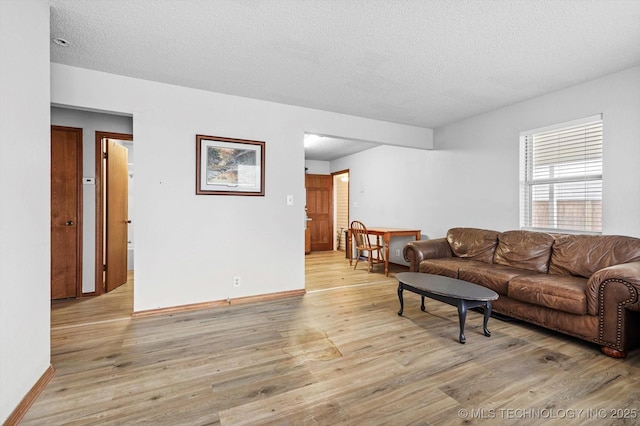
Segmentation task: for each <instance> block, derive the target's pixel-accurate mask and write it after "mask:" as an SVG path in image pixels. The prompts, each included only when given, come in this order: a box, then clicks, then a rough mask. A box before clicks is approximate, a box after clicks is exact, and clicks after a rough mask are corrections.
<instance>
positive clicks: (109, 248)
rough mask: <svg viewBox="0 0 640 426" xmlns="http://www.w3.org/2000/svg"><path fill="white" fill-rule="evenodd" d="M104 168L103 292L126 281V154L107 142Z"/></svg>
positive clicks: (123, 148)
mask: <svg viewBox="0 0 640 426" xmlns="http://www.w3.org/2000/svg"><path fill="white" fill-rule="evenodd" d="M106 148H107V167H106V188H105V191H106V199H107V208H106V218H105V219H106V222H105V223H106V234H105V235H106V239H105V240H106V250H105V253H106V256H105V260H106V265H107V268H106V269H107V270H106V277H105V290H106V291H107V292H109V291H111V290H113V289H115V288H117V287H119V286H121V285H122V284H124V283H126V282H127V229H128V224H129V206H128V197H129V180H128V179H129V175H128V168H127V163H128V153H129V152H128V151H127V148H125V147H123V146H122V145H119V144H118V143H117V142H116V141H114V140H107V146H106Z"/></svg>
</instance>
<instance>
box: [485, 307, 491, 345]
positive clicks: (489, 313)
mask: <svg viewBox="0 0 640 426" xmlns="http://www.w3.org/2000/svg"><path fill="white" fill-rule="evenodd" d="M490 316H491V302H487V303H486V305H485V307H484V323H483V329H484V335H485V336H487V337H489V336H491V332H490V331H489V329H488V328H487V323H488V322H489V317H490Z"/></svg>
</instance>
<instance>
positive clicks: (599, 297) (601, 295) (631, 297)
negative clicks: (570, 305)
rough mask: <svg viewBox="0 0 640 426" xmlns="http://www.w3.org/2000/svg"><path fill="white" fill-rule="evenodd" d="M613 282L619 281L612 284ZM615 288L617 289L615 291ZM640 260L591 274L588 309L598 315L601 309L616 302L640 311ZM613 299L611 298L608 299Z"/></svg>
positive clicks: (588, 288) (592, 313)
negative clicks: (639, 296) (639, 295)
mask: <svg viewBox="0 0 640 426" xmlns="http://www.w3.org/2000/svg"><path fill="white" fill-rule="evenodd" d="M612 283H618V284H619V285H617V286H612V285H611V284H612ZM614 288H615V291H614ZM638 294H640V261H639V262H629V263H621V264H619V265H613V266H609V267H608V268H603V269H600V270H599V271H597V272H596V273H594V274H593V275H591V277H590V278H589V281H587V311H588V312H589V313H590V314H591V315H598V314H599V312H600V309H601V308H602V307H603V306H604V305H605V304H609V303H606V302H615V303H616V305H617V304H624V307H625V308H626V309H630V310H632V311H640V300H639V298H638ZM607 299H611V300H607Z"/></svg>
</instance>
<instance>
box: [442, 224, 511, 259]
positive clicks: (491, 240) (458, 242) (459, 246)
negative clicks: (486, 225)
mask: <svg viewBox="0 0 640 426" xmlns="http://www.w3.org/2000/svg"><path fill="white" fill-rule="evenodd" d="M447 241H448V242H449V246H450V247H451V251H452V253H453V255H454V256H456V257H464V258H466V259H473V260H479V261H482V262H485V263H491V261H492V260H493V252H494V251H495V249H496V245H497V244H498V232H497V231H489V230H487V229H477V228H451V229H449V230H448V231H447Z"/></svg>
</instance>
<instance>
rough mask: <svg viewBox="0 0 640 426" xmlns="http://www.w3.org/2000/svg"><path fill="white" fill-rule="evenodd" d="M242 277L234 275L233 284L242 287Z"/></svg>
mask: <svg viewBox="0 0 640 426" xmlns="http://www.w3.org/2000/svg"><path fill="white" fill-rule="evenodd" d="M240 281H241V279H240V277H233V286H234V287H240Z"/></svg>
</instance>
